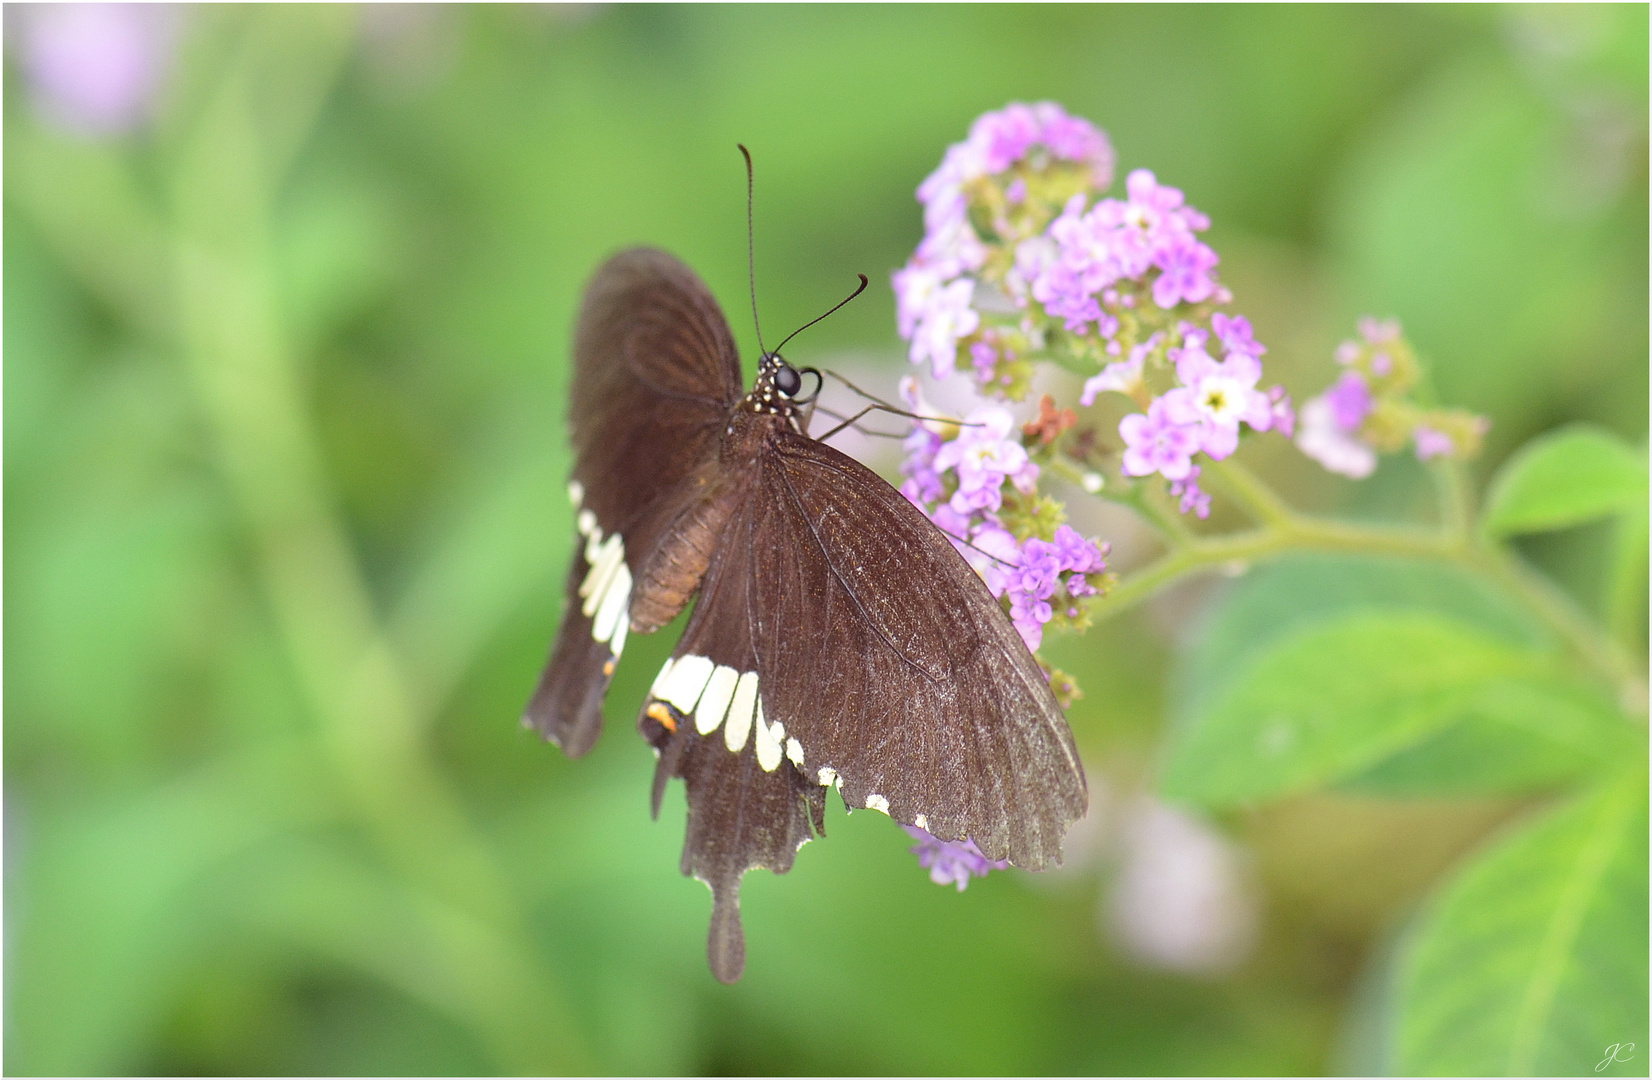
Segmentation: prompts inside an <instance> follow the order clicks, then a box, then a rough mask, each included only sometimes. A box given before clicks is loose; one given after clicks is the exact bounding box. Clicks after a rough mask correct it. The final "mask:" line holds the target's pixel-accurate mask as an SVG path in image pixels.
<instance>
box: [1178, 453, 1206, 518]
mask: <svg viewBox="0 0 1652 1080" xmlns="http://www.w3.org/2000/svg"><path fill="white" fill-rule="evenodd" d="M1170 494H1172V495H1175V496H1180V498H1181V511H1182V513H1184V514H1186V513H1194V514H1197V515H1198V516H1199V517H1200V518H1207V517H1209V516H1210V496H1209V495H1207V494H1206V493H1205V492H1204V491H1203V490H1202V489H1201V488H1200V487H1199V466H1197V465H1195V466H1193V468H1192V470H1191V471H1190V472H1189V473H1188V474H1187V477H1186V479H1183V480H1177V481H1174V482H1173V483H1172V484H1171V485H1170Z"/></svg>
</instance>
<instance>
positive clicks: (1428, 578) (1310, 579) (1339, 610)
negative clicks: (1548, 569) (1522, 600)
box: [1174, 554, 1554, 724]
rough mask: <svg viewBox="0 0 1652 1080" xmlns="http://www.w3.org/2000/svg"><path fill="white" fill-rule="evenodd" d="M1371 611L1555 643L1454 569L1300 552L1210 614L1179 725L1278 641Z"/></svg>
mask: <svg viewBox="0 0 1652 1080" xmlns="http://www.w3.org/2000/svg"><path fill="white" fill-rule="evenodd" d="M1368 611H1406V612H1419V611H1420V612H1432V613H1434V614H1438V615H1442V616H1444V617H1446V618H1449V619H1451V620H1453V621H1454V622H1458V623H1462V624H1464V625H1466V626H1471V627H1474V628H1476V629H1478V630H1480V631H1482V632H1483V633H1485V634H1487V635H1489V636H1491V637H1494V638H1496V639H1498V640H1501V641H1506V642H1508V643H1510V644H1513V645H1521V646H1525V647H1528V648H1533V649H1545V648H1549V647H1552V646H1553V645H1554V641H1553V639H1552V638H1551V637H1550V636H1549V635H1548V633H1547V632H1546V631H1545V630H1544V629H1543V628H1542V627H1540V626H1538V625H1536V624H1534V623H1532V622H1531V621H1530V620H1529V619H1528V618H1527V617H1526V615H1525V614H1524V613H1523V612H1522V611H1520V610H1519V609H1517V608H1515V607H1514V606H1513V605H1511V604H1510V603H1509V601H1508V600H1507V599H1506V598H1505V597H1503V596H1502V595H1501V594H1500V593H1498V592H1496V591H1494V590H1492V589H1490V588H1488V587H1486V585H1485V584H1484V583H1482V582H1481V581H1479V580H1478V579H1476V578H1472V577H1470V576H1468V575H1466V574H1464V573H1462V572H1460V571H1458V570H1454V569H1451V568H1449V567H1444V566H1439V565H1436V564H1432V563H1424V562H1416V561H1413V560H1409V559H1373V558H1357V557H1350V556H1346V555H1321V554H1303V555H1298V556H1294V557H1292V558H1288V559H1281V560H1280V561H1278V562H1276V563H1273V564H1272V565H1269V566H1265V567H1262V568H1260V569H1258V570H1255V571H1253V572H1251V573H1249V574H1247V575H1246V576H1245V577H1244V578H1242V579H1241V580H1240V581H1239V582H1238V583H1237V584H1236V585H1235V586H1234V588H1233V590H1232V591H1231V592H1230V593H1229V594H1228V595H1227V597H1226V598H1225V599H1224V600H1223V601H1222V602H1221V604H1220V605H1219V606H1218V607H1216V608H1215V609H1214V611H1213V612H1212V613H1211V616H1210V617H1209V618H1208V619H1207V620H1206V622H1205V624H1204V626H1203V627H1202V628H1201V630H1200V632H1199V635H1198V638H1197V640H1196V641H1195V643H1194V645H1193V647H1192V648H1190V649H1189V650H1187V651H1186V653H1185V654H1184V655H1183V658H1182V660H1181V662H1180V663H1179V665H1178V669H1177V672H1176V677H1175V680H1174V693H1175V701H1174V705H1175V708H1174V713H1175V715H1176V717H1177V718H1178V722H1179V723H1182V724H1186V723H1189V722H1191V721H1192V718H1193V717H1194V716H1196V715H1198V714H1199V713H1200V712H1201V710H1202V709H1203V707H1204V703H1205V702H1206V701H1208V700H1209V699H1210V698H1211V697H1212V696H1213V695H1218V694H1222V693H1224V692H1226V691H1227V690H1228V688H1229V687H1230V686H1231V685H1232V683H1233V682H1234V680H1236V679H1238V678H1240V677H1242V676H1243V675H1244V674H1245V673H1246V672H1247V671H1248V670H1249V669H1250V667H1251V666H1252V665H1253V664H1254V663H1255V662H1256V661H1257V659H1258V658H1259V657H1261V656H1262V655H1264V654H1265V653H1267V652H1268V651H1269V650H1270V649H1272V648H1274V646H1275V645H1276V643H1277V642H1278V641H1279V640H1280V639H1281V638H1283V637H1286V636H1288V635H1290V634H1292V633H1295V632H1296V631H1298V630H1299V629H1301V628H1302V627H1304V626H1307V625H1309V624H1313V623H1320V622H1323V621H1325V620H1326V619H1331V618H1336V617H1340V616H1343V615H1348V614H1354V613H1358V612H1368Z"/></svg>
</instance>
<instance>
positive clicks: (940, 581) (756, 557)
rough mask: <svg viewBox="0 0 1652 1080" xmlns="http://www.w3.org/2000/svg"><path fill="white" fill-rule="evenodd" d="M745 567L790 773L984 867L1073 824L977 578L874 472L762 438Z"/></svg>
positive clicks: (1064, 781)
mask: <svg viewBox="0 0 1652 1080" xmlns="http://www.w3.org/2000/svg"><path fill="white" fill-rule="evenodd" d="M775 438H776V443H775V452H774V453H773V454H770V455H766V456H765V457H764V459H763V463H762V464H763V482H762V486H761V499H762V503H761V507H760V509H759V510H758V511H757V514H758V517H757V522H758V524H757V528H756V530H755V531H756V532H757V533H758V534H760V535H762V536H763V537H764V542H763V543H759V544H754V545H753V546H752V549H751V553H750V558H751V562H752V570H751V576H752V582H753V586H752V587H753V589H754V590H755V593H756V603H754V604H753V605H752V616H751V617H752V619H753V621H754V624H755V629H754V630H753V632H752V637H753V642H754V647H755V649H756V651H757V667H758V671H759V673H760V675H761V678H762V680H763V687H764V691H765V694H764V705H765V707H766V708H767V709H768V710H769V712H770V715H771V718H773V719H775V720H779V721H781V722H783V723H784V724H785V726H786V730H787V731H788V732H789V733H790V734H791V735H793V736H795V737H796V739H797V740H798V742H799V744H800V746H801V749H802V753H803V758H804V762H803V771H804V772H805V774H807V775H809V776H811V777H812V778H814V779H815V780H817V781H818V780H820V779H822V772H821V770H826V772H825V774H824V776H825V779H826V780H827V781H833V780H834V778H835V782H836V783H837V784H838V786H839V788H840V790H841V792H842V794H843V798H844V802H845V804H846V805H848V806H850V807H851V808H861V807H872V808H875V809H879V810H883V811H884V812H886V813H888V814H890V815H891V816H893V817H894V818H896V819H897V820H899V821H901V822H904V823H907V824H917V825H918V826H920V827H921V828H924V829H926V830H928V831H929V832H931V833H933V834H934V835H936V836H939V837H941V838H942V839H948V840H962V839H964V838H965V837H968V838H969V839H971V840H973V841H974V842H975V843H976V844H977V845H978V846H979V847H980V848H981V849H982V851H983V852H985V853H986V854H987V855H988V856H990V857H992V858H1008V859H1010V861H1012V862H1013V863H1015V864H1016V865H1018V866H1022V867H1026V868H1029V869H1040V868H1043V867H1045V866H1048V865H1050V864H1052V863H1053V862H1055V861H1056V860H1057V859H1059V857H1060V844H1061V837H1062V835H1063V834H1064V833H1065V831H1066V827H1067V825H1068V824H1070V823H1071V822H1072V821H1074V820H1076V819H1077V818H1079V817H1080V816H1082V815H1083V813H1084V806H1085V785H1084V774H1083V770H1082V768H1081V767H1080V765H1079V761H1078V755H1077V752H1076V751H1075V749H1074V747H1073V742H1072V735H1071V732H1070V731H1069V729H1068V727H1067V723H1066V720H1065V719H1064V718H1063V717H1062V715H1061V711H1060V707H1059V706H1058V705H1057V703H1056V701H1055V698H1054V695H1053V694H1052V693H1051V692H1050V688H1049V683H1048V680H1047V679H1046V678H1045V676H1044V673H1043V672H1042V671H1041V670H1040V669H1039V667H1038V665H1037V663H1036V662H1035V661H1034V660H1033V658H1032V656H1031V654H1030V653H1028V651H1027V648H1026V646H1025V644H1023V643H1022V641H1021V639H1020V636H1019V635H1018V634H1016V632H1015V629H1014V628H1013V627H1012V626H1011V625H1010V623H1009V620H1008V619H1006V618H1005V616H1004V613H1003V611H1002V610H1001V609H1000V608H999V606H998V603H997V601H996V600H994V599H993V597H992V595H991V594H990V593H989V592H988V591H987V589H986V586H985V585H984V584H983V583H982V581H981V579H980V578H979V577H978V576H977V575H976V574H975V572H974V571H973V570H971V569H970V568H969V566H968V564H966V563H965V562H964V560H963V559H962V558H961V557H960V556H959V555H958V553H957V551H956V550H954V549H953V547H952V545H951V543H950V542H949V541H948V540H947V539H946V537H945V536H944V535H943V534H942V533H941V531H940V530H939V529H937V528H936V527H935V526H934V525H933V524H932V523H931V522H929V521H928V520H927V519H926V518H924V517H923V515H922V514H920V513H919V512H918V510H917V509H916V508H915V507H913V506H912V504H911V503H909V502H907V501H906V499H905V498H903V497H902V496H901V494H900V493H899V492H897V491H896V490H895V489H894V488H892V487H890V486H889V484H888V483H887V482H885V481H884V480H883V479H882V478H880V477H878V476H877V475H876V474H875V473H873V472H872V471H871V470H869V469H867V468H866V467H865V466H863V465H861V464H859V463H858V462H856V461H854V460H853V459H851V458H849V457H847V456H845V455H844V454H841V453H839V452H838V451H836V450H834V449H832V448H831V447H829V446H826V445H825V444H823V443H819V442H816V441H814V440H812V439H808V438H805V437H803V436H801V435H796V434H794V433H791V432H789V431H781V432H778V433H777V434H776V437H775Z"/></svg>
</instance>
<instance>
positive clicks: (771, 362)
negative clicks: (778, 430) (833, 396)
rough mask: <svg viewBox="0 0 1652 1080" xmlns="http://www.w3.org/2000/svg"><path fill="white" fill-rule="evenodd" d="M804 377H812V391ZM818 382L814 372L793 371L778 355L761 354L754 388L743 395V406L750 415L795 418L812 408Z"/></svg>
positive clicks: (817, 389)
mask: <svg viewBox="0 0 1652 1080" xmlns="http://www.w3.org/2000/svg"><path fill="white" fill-rule="evenodd" d="M805 375H813V376H814V377H815V381H814V385H813V386H812V387H810V386H808V383H807V381H806V380H805V379H804V376H805ZM821 382H822V380H821V377H820V372H818V371H816V370H815V369H814V368H807V367H806V368H795V367H792V365H790V364H788V363H787V362H786V360H785V358H784V357H782V356H781V355H780V354H779V353H777V352H773V353H764V354H763V360H762V363H760V364H759V365H758V368H757V385H756V386H754V387H752V390H751V393H750V394H747V395H746V402H745V405H746V407H747V408H749V409H750V410H751V411H753V412H759V413H772V414H775V415H778V416H786V417H796V416H797V415H798V414H799V413H800V412H802V411H803V410H804V409H806V408H808V406H810V405H813V404H814V400H815V398H816V397H818V396H819V394H820V387H821ZM805 387H808V389H807V392H805Z"/></svg>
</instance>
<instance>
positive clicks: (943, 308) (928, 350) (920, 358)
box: [910, 278, 981, 379]
mask: <svg viewBox="0 0 1652 1080" xmlns="http://www.w3.org/2000/svg"><path fill="white" fill-rule="evenodd" d="M974 295H975V282H974V281H972V280H971V279H969V278H959V279H958V280H956V281H953V282H950V283H949V284H946V285H942V286H939V287H938V288H935V289H933V290H931V291H926V292H925V293H924V295H923V297H922V300H923V303H922V307H921V310H920V311H919V312H918V314H917V326H916V328H915V329H914V331H913V334H912V351H911V353H910V356H911V359H912V362H913V363H914V364H921V363H923V362H924V361H925V360H928V361H929V363H930V365H931V369H932V370H933V371H934V372H935V377H936V378H937V379H944V378H946V377H947V376H948V375H951V374H952V371H953V367H954V366H955V365H956V364H957V361H958V339H959V338H961V337H964V336H965V335H967V334H972V333H974V332H975V329H976V327H978V326H980V325H981V316H979V315H977V314H976V313H975V310H974V309H973V308H971V307H970V306H969V302H970V300H971V298H973V296H974Z"/></svg>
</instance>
